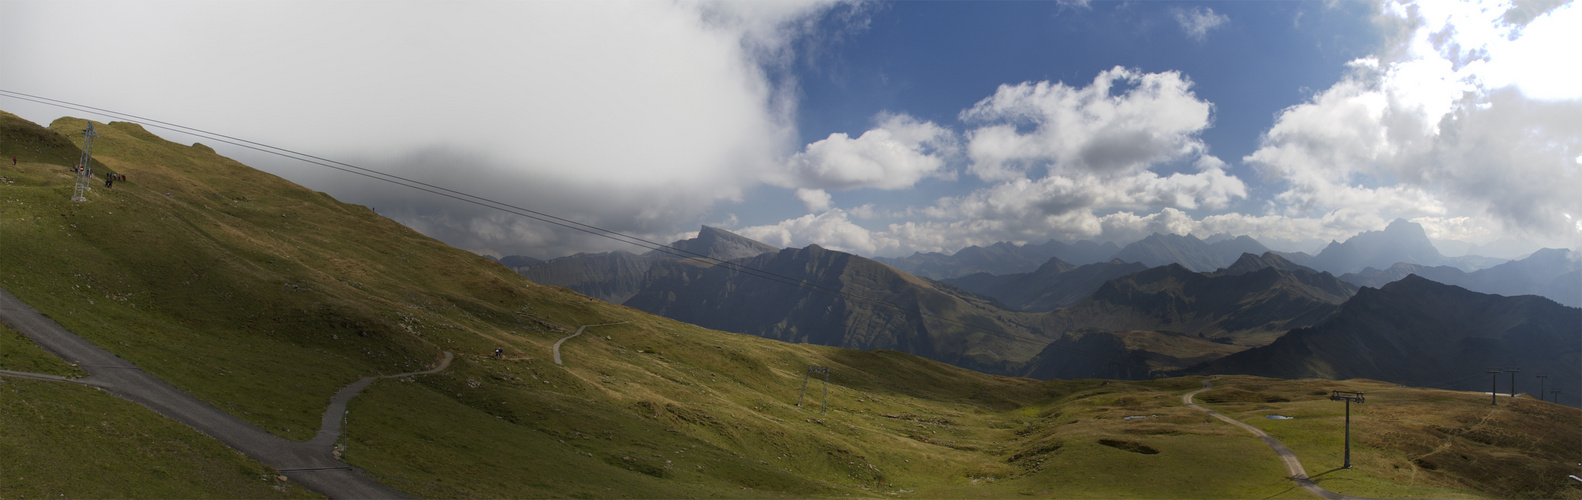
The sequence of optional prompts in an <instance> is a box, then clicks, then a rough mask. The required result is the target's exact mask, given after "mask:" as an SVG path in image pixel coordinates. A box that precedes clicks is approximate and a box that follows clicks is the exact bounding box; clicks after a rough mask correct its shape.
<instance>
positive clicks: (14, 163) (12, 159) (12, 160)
mask: <svg viewBox="0 0 1582 500" xmlns="http://www.w3.org/2000/svg"><path fill="white" fill-rule="evenodd" d="M11 166H13V167H15V166H16V157H15V156H13V157H11Z"/></svg>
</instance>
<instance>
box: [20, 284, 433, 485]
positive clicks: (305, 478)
mask: <svg viewBox="0 0 1582 500" xmlns="http://www.w3.org/2000/svg"><path fill="white" fill-rule="evenodd" d="M0 321H4V322H6V323H8V324H10V325H11V326H13V327H15V328H16V329H17V330H19V331H21V332H22V333H23V334H24V335H27V336H28V337H29V338H32V339H33V341H34V342H37V343H38V344H39V345H40V346H42V347H44V349H46V350H48V351H50V352H52V353H55V354H56V355H58V356H60V357H61V358H62V359H65V360H67V361H70V362H72V363H76V364H77V365H78V366H81V367H82V368H83V370H85V371H87V372H88V377H87V378H84V379H76V380H73V379H62V378H59V377H56V378H54V379H51V378H49V377H48V376H38V375H29V376H30V377H31V378H40V379H43V380H56V379H58V380H60V381H71V382H77V383H82V384H87V385H93V386H98V387H102V388H104V389H105V390H107V391H110V392H111V393H112V394H115V395H116V396H120V397H121V398H123V399H126V400H129V401H132V402H135V403H138V404H141V405H143V406H146V407H148V408H149V409H151V410H154V411H155V412H158V413H159V414H161V415H164V416H166V417H169V418H172V419H175V420H176V421H179V422H181V423H184V424H187V425H190V426H192V427H193V428H195V429H197V430H198V431H199V432H202V433H204V434H208V435H209V436H211V437H213V438H215V439H218V440H219V441H220V442H223V443H225V444H226V445H228V446H230V447H231V448H234V449H236V450H237V451H240V452H242V453H243V454H246V455H247V456H249V457H252V458H253V459H255V460H258V461H260V462H263V463H264V464H265V465H268V466H270V467H274V468H275V469H276V470H279V471H280V472H281V474H284V475H285V476H286V477H288V478H290V479H291V480H292V481H295V482H296V483H297V484H300V485H302V486H304V487H306V488H308V489H310V490H313V491H317V492H319V493H323V494H324V495H327V496H329V497H330V498H407V495H406V494H405V493H402V492H400V491H398V490H396V489H394V488H391V487H389V486H385V485H383V484H380V483H378V482H376V481H374V480H373V479H371V478H369V477H368V476H367V475H365V474H363V472H362V471H361V470H358V469H356V468H354V467H351V466H349V465H347V464H346V463H344V462H341V461H339V460H336V459H335V457H334V455H333V454H331V453H330V450H329V449H328V448H327V447H325V446H323V445H322V443H320V442H319V441H320V440H319V438H314V440H312V441H309V442H306V443H298V442H294V441H290V440H287V439H285V438H282V437H280V436H276V435H274V434H270V433H269V432H268V431H265V430H263V429H262V428H259V427H258V426H256V425H253V424H252V423H250V422H247V421H245V420H242V419H240V418H236V417H235V416H232V415H231V414H229V413H226V412H224V411H221V410H220V409H218V408H215V407H213V406H210V405H209V404H208V403H204V402H203V401H200V400H198V399H197V398H195V397H192V396H191V395H189V394H187V393H185V392H182V391H181V390H179V389H176V388H175V387H172V386H171V385H170V384H167V383H165V382H164V381H163V380H160V379H159V378H158V377H155V376H153V375H150V374H148V372H144V371H143V370H142V369H140V368H138V367H137V365H134V364H132V363H131V362H129V361H127V360H125V359H121V358H120V357H118V356H116V355H114V354H111V353H110V352H109V351H106V350H104V349H101V348H99V346H96V345H94V344H93V343H92V342H89V341H88V340H87V339H84V338H82V337H79V336H77V335H75V334H73V333H71V332H69V331H66V329H65V328H64V327H61V326H60V324H59V323H56V322H55V320H52V319H50V318H49V317H48V316H45V315H44V314H42V313H40V312H38V310H37V309H34V308H33V307H32V306H29V305H27V304H26V303H24V302H22V301H21V300H20V299H17V297H16V296H15V295H12V294H11V292H9V291H6V290H4V289H0ZM4 375H7V376H15V374H9V373H8V374H4ZM366 380H367V381H368V382H372V380H371V379H366ZM359 384H360V385H359ZM352 386H358V387H357V389H358V390H361V388H362V387H363V386H367V384H366V383H363V381H358V382H357V383H353V384H352ZM350 388H351V387H350V386H348V389H350ZM346 391H347V390H342V391H341V392H343V393H344V392H346ZM355 394H356V392H355V391H353V392H352V393H351V395H355ZM347 399H348V400H349V399H350V397H347ZM344 408H345V405H344V403H343V404H342V405H341V412H344V411H345V410H344ZM335 420H336V422H335V425H336V428H337V434H339V425H340V421H339V420H340V419H339V418H336V419H335ZM321 434H322V431H321ZM329 442H330V443H333V442H334V438H333V437H332V438H330V440H329Z"/></svg>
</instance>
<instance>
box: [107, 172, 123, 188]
mask: <svg viewBox="0 0 1582 500" xmlns="http://www.w3.org/2000/svg"><path fill="white" fill-rule="evenodd" d="M125 180H126V176H125V175H122V174H112V173H109V172H105V173H104V187H110V185H112V184H115V181H125Z"/></svg>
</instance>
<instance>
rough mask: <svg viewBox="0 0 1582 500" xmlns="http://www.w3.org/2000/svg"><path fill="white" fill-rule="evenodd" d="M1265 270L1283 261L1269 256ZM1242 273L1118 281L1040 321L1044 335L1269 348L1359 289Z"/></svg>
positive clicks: (1289, 274) (1157, 271) (1273, 271)
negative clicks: (1138, 334) (1122, 335)
mask: <svg viewBox="0 0 1582 500" xmlns="http://www.w3.org/2000/svg"><path fill="white" fill-rule="evenodd" d="M1257 260H1261V261H1262V262H1266V263H1279V262H1281V261H1283V259H1281V258H1280V257H1279V256H1277V255H1274V254H1272V253H1265V254H1264V256H1263V257H1261V258H1257ZM1252 265H1253V264H1251V263H1244V264H1243V265H1241V266H1235V265H1234V264H1233V266H1232V267H1237V268H1239V269H1242V271H1243V272H1240V273H1239V274H1220V273H1198V272H1193V271H1192V270H1190V269H1187V268H1185V267H1183V266H1181V265H1180V264H1170V265H1167V266H1160V267H1154V268H1149V269H1147V270H1145V271H1141V272H1137V273H1133V274H1129V275H1126V276H1124V277H1121V278H1117V279H1113V280H1110V281H1107V282H1105V283H1104V285H1103V286H1101V287H1099V289H1098V290H1097V291H1095V292H1094V293H1093V295H1092V296H1091V297H1089V298H1087V299H1086V300H1084V301H1082V302H1079V303H1077V304H1075V305H1072V306H1070V307H1066V308H1063V309H1058V310H1055V311H1053V312H1051V313H1049V314H1047V315H1045V316H1044V317H1043V320H1042V321H1041V322H1040V327H1041V328H1042V329H1043V330H1044V333H1045V335H1050V336H1054V335H1060V334H1063V333H1065V332H1070V331H1080V330H1109V331H1129V330H1147V331H1170V332H1177V333H1184V334H1189V335H1193V336H1198V337H1200V338H1203V339H1205V340H1213V341H1219V342H1223V343H1230V344H1236V345H1242V346H1256V345H1264V344H1267V343H1269V342H1271V341H1273V340H1274V339H1275V338H1277V337H1278V336H1280V335H1281V334H1283V333H1284V332H1285V331H1286V330H1289V329H1292V328H1300V327H1303V326H1309V325H1313V324H1315V323H1317V322H1319V321H1321V320H1323V319H1324V318H1325V317H1327V316H1328V315H1329V314H1330V313H1332V312H1334V311H1335V309H1337V308H1338V307H1339V305H1340V304H1341V303H1344V302H1345V301H1346V300H1347V299H1348V298H1350V297H1351V296H1352V294H1354V293H1356V290H1357V287H1356V286H1355V285H1352V284H1350V283H1346V282H1344V281H1341V280H1340V279H1339V278H1335V277H1334V276H1332V275H1330V274H1328V273H1313V272H1308V271H1302V270H1295V271H1292V270H1286V269H1282V267H1290V265H1289V263H1284V264H1274V265H1270V266H1268V267H1263V268H1260V269H1257V270H1252V269H1251V267H1252Z"/></svg>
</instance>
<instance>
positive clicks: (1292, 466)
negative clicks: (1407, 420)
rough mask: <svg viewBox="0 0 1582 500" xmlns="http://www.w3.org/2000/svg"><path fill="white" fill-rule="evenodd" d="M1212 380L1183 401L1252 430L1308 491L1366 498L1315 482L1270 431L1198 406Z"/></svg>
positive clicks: (1351, 499)
mask: <svg viewBox="0 0 1582 500" xmlns="http://www.w3.org/2000/svg"><path fill="white" fill-rule="evenodd" d="M1212 381H1213V379H1208V380H1204V381H1203V388H1202V389H1198V390H1195V391H1192V392H1189V393H1186V394H1182V395H1181V402H1182V403H1183V404H1185V405H1187V406H1189V407H1192V408H1194V409H1196V410H1198V411H1201V412H1203V413H1207V414H1209V415H1212V416H1213V417H1214V418H1217V419H1220V420H1223V421H1225V422H1226V423H1228V424H1230V425H1234V426H1236V427H1240V428H1242V430H1245V431H1247V432H1251V433H1252V435H1254V436H1258V439H1262V440H1263V444H1266V445H1269V449H1272V450H1274V454H1275V455H1278V456H1279V457H1280V462H1282V463H1284V464H1285V471H1286V472H1289V473H1290V474H1291V480H1293V481H1296V484H1297V485H1299V486H1301V487H1302V489H1305V490H1307V491H1308V493H1312V494H1314V495H1318V496H1320V497H1323V498H1327V499H1329V500H1341V499H1347V500H1366V499H1362V498H1361V497H1353V496H1348V495H1342V494H1339V493H1335V492H1333V491H1329V490H1326V489H1324V487H1323V486H1319V485H1318V483H1314V482H1313V480H1312V479H1311V478H1308V477H1307V469H1305V468H1303V467H1302V462H1301V461H1300V460H1297V459H1296V454H1295V453H1292V452H1291V449H1290V448H1286V447H1285V445H1283V444H1280V442H1279V441H1276V440H1275V439H1274V437H1272V436H1270V435H1269V433H1267V432H1264V431H1263V429H1259V428H1257V427H1253V426H1251V425H1248V424H1247V423H1245V422H1242V421H1240V420H1236V419H1234V418H1230V417H1227V416H1224V415H1221V414H1220V413H1219V412H1216V411H1214V410H1210V409H1208V408H1204V407H1201V406H1198V405H1197V403H1193V402H1192V396H1196V395H1197V394H1198V393H1200V392H1203V391H1206V390H1209V389H1212V388H1213V387H1214V386H1213V385H1212Z"/></svg>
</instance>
